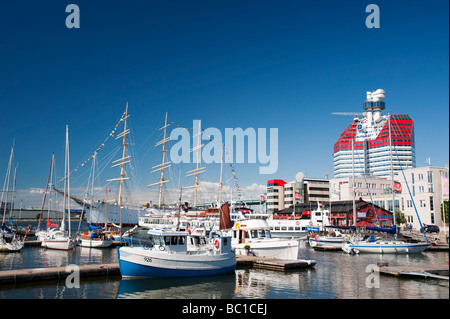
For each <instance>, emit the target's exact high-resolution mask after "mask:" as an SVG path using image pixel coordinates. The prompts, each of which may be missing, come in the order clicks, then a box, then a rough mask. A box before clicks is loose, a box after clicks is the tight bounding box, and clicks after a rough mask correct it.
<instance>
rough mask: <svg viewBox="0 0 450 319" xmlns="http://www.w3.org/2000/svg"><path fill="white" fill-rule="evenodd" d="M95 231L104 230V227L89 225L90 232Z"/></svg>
mask: <svg viewBox="0 0 450 319" xmlns="http://www.w3.org/2000/svg"><path fill="white" fill-rule="evenodd" d="M95 229H102V227H101V226H92V225H89V230H95Z"/></svg>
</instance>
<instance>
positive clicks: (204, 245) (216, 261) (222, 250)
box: [117, 230, 236, 278]
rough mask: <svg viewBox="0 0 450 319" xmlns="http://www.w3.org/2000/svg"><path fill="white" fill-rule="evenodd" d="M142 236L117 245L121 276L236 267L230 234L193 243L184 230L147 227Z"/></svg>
mask: <svg viewBox="0 0 450 319" xmlns="http://www.w3.org/2000/svg"><path fill="white" fill-rule="evenodd" d="M142 235H143V234H140V235H139V236H140V237H139V238H138V239H136V240H134V241H133V246H129V247H118V248H117V253H118V258H119V267H120V273H121V274H122V277H125V278H127V277H131V278H133V277H134V278H136V277H192V276H207V275H219V274H226V273H230V272H233V271H234V270H235V268H236V256H235V254H234V252H233V251H232V249H231V238H230V237H229V236H217V237H216V238H211V240H208V241H206V240H204V241H203V242H196V241H195V238H194V237H191V236H189V233H187V232H177V231H163V230H148V232H147V234H146V236H145V237H143V236H142ZM142 237H143V238H142ZM203 239H204V238H203Z"/></svg>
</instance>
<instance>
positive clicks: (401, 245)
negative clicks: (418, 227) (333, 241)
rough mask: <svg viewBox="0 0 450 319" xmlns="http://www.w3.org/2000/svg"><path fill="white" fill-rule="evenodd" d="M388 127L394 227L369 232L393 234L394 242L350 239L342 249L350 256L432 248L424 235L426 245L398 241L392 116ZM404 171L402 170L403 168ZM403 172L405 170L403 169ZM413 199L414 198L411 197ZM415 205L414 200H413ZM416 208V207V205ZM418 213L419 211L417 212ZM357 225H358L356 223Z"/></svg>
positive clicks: (418, 250)
mask: <svg viewBox="0 0 450 319" xmlns="http://www.w3.org/2000/svg"><path fill="white" fill-rule="evenodd" d="M388 125H389V153H390V159H391V183H392V211H393V220H394V225H393V227H392V228H391V229H383V228H375V227H374V228H372V229H370V227H369V230H376V231H381V232H385V233H391V234H392V235H394V239H393V240H379V239H375V238H374V237H373V236H370V237H369V238H367V239H366V238H363V239H357V240H355V239H351V238H350V239H349V242H348V243H346V244H344V246H343V247H342V250H343V251H345V252H346V253H349V254H355V253H377V254H414V253H422V252H423V251H424V250H425V249H427V248H428V246H430V243H429V242H428V240H427V237H426V235H425V233H424V237H425V240H426V242H425V243H409V242H404V241H399V240H397V226H396V220H395V200H394V196H395V192H394V170H393V163H392V162H393V159H392V148H393V147H394V148H395V145H394V143H393V142H392V134H391V119H390V116H388ZM397 158H398V154H397ZM399 164H400V168H401V163H400V160H399ZM401 169H402V168H401ZM402 172H403V169H402ZM403 176H404V172H403ZM405 182H406V185H407V187H408V190H409V186H408V182H407V181H406V178H405ZM353 186H354V182H353ZM354 196H355V192H354V190H353V199H354ZM411 199H412V196H411ZM413 203H414V200H413ZM353 207H354V209H353V211H354V218H355V216H356V215H355V204H353ZM414 207H415V205H414ZM416 213H417V210H416ZM417 217H418V218H419V221H420V217H419V215H418V214H417ZM355 224H356V223H355ZM422 231H423V227H422Z"/></svg>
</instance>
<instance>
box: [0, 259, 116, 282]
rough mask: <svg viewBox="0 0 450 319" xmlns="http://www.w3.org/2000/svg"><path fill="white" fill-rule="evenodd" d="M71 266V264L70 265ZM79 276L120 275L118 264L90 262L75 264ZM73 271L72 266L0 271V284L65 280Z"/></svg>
mask: <svg viewBox="0 0 450 319" xmlns="http://www.w3.org/2000/svg"><path fill="white" fill-rule="evenodd" d="M70 266H73V265H70ZM77 267H78V268H77V270H78V271H79V274H80V278H83V277H93V276H112V275H120V269H119V264H118V263H117V264H91V265H81V266H77ZM73 271H74V268H72V267H69V266H67V267H50V268H32V269H14V270H3V271H0V284H5V283H13V284H15V283H19V282H27V281H28V282H29V281H41V280H59V279H61V280H62V279H63V280H66V278H67V276H69V275H70V274H71V273H72V272H73Z"/></svg>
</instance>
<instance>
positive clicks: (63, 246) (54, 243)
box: [42, 238, 73, 250]
mask: <svg viewBox="0 0 450 319" xmlns="http://www.w3.org/2000/svg"><path fill="white" fill-rule="evenodd" d="M42 247H46V248H48V249H55V250H70V249H73V242H72V240H71V239H70V238H68V239H46V240H44V241H42Z"/></svg>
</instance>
